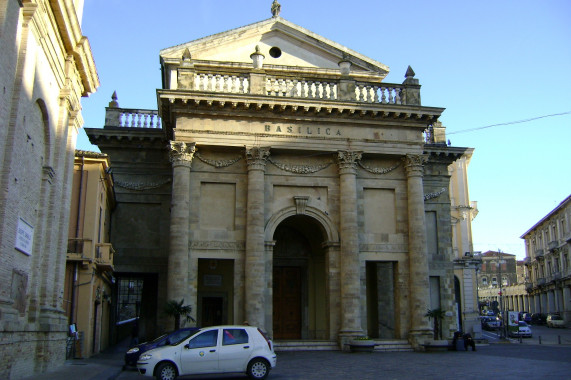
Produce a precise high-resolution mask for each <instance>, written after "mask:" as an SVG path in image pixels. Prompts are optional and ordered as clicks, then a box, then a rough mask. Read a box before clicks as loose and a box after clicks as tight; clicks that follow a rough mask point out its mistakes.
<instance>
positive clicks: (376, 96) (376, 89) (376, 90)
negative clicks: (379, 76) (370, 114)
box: [373, 86, 379, 103]
mask: <svg viewBox="0 0 571 380" xmlns="http://www.w3.org/2000/svg"><path fill="white" fill-rule="evenodd" d="M378 102H379V86H373V103H378Z"/></svg>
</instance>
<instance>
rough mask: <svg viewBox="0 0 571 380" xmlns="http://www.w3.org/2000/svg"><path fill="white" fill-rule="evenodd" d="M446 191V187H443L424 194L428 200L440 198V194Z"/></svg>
mask: <svg viewBox="0 0 571 380" xmlns="http://www.w3.org/2000/svg"><path fill="white" fill-rule="evenodd" d="M445 191H446V189H445V188H442V189H440V191H436V192H434V193H428V194H424V200H425V201H427V200H429V199H433V198H438V197H439V196H440V194H442V193H444V192H445Z"/></svg>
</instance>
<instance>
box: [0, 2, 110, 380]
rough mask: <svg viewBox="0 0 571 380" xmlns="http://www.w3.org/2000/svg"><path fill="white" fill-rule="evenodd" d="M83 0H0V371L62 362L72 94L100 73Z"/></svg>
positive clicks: (41, 368) (86, 90)
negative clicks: (84, 26)
mask: <svg viewBox="0 0 571 380" xmlns="http://www.w3.org/2000/svg"><path fill="white" fill-rule="evenodd" d="M82 9H83V1H82V0H65V1H64V0H52V1H47V0H3V1H0V31H1V32H0V125H1V127H0V157H1V160H0V186H1V191H0V263H1V265H0V378H2V379H17V378H22V377H26V376H31V375H33V374H35V373H41V372H45V371H48V370H51V369H54V368H55V367H57V366H59V365H62V364H63V363H64V360H65V354H66V339H67V337H68V321H67V318H66V316H65V313H64V299H63V288H64V277H65V260H66V249H67V232H68V231H67V226H68V220H69V204H70V195H71V182H72V176H73V160H74V151H75V142H76V138H77V134H78V131H79V129H80V128H81V127H82V125H83V119H82V116H81V98H82V97H84V96H88V95H89V94H91V93H93V92H95V90H96V89H97V87H98V86H99V79H98V77H97V72H96V69H95V63H94V61H93V56H92V53H91V48H90V46H89V41H88V40H87V38H86V37H85V36H83V35H82V31H81V14H82Z"/></svg>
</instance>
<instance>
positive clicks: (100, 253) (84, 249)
mask: <svg viewBox="0 0 571 380" xmlns="http://www.w3.org/2000/svg"><path fill="white" fill-rule="evenodd" d="M114 253H115V250H114V249H113V246H112V245H111V244H109V243H97V244H95V247H93V243H92V241H91V240H90V239H81V238H74V239H68V241H67V261H74V262H80V263H81V264H82V265H89V264H90V263H95V264H96V265H97V268H98V269H100V270H113V255H114Z"/></svg>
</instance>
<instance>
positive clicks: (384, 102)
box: [381, 87, 387, 104]
mask: <svg viewBox="0 0 571 380" xmlns="http://www.w3.org/2000/svg"><path fill="white" fill-rule="evenodd" d="M385 90H386V87H381V103H382V104H386V103H387V97H386V95H385Z"/></svg>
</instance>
